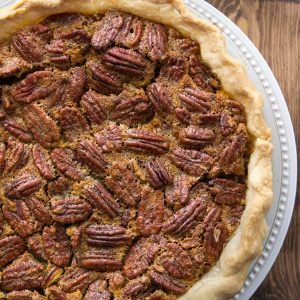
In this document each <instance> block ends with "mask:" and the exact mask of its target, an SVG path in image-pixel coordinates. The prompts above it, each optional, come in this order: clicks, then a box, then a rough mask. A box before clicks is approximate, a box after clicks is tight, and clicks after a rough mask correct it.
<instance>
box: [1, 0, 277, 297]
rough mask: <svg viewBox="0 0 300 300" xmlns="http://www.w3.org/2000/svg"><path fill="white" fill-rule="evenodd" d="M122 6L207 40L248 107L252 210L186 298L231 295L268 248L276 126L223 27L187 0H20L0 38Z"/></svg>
mask: <svg viewBox="0 0 300 300" xmlns="http://www.w3.org/2000/svg"><path fill="white" fill-rule="evenodd" d="M108 9H119V10H122V11H127V12H129V13H133V14H135V15H138V16H140V17H143V18H147V19H150V20H153V21H156V22H159V23H162V24H166V25H169V26H172V27H174V28H175V29H177V30H178V31H180V32H181V33H182V34H183V35H185V36H188V37H190V38H192V39H194V40H197V41H198V42H199V43H200V45H201V55H202V58H203V60H204V61H205V62H206V63H207V64H208V65H209V66H210V68H211V69H212V71H213V72H214V73H216V74H217V76H218V78H219V79H220V80H221V82H222V86H223V88H224V90H225V91H226V93H227V94H228V95H229V96H230V97H232V98H234V99H237V100H238V101H240V102H241V103H242V104H243V105H244V106H245V109H246V115H247V128H248V131H249V132H250V134H251V138H252V141H253V145H254V147H253V152H252V154H251V156H250V162H249V165H248V180H247V185H248V189H247V194H246V209H245V211H244V213H243V215H242V218H241V223H240V226H239V227H238V229H237V231H236V233H235V235H234V236H233V237H232V238H231V240H230V241H229V242H228V243H227V245H226V247H225V248H224V250H223V252H222V254H221V257H220V259H219V261H218V262H217V264H216V265H215V266H214V267H213V268H212V269H211V270H210V271H209V272H208V273H207V274H205V275H204V276H203V277H202V278H201V279H200V280H199V281H198V282H197V283H196V284H194V286H193V287H192V288H191V289H189V290H188V292H187V293H186V294H185V295H183V296H181V297H180V298H179V299H181V300H222V299H229V298H230V297H231V296H233V295H234V294H235V293H237V292H238V291H239V290H240V288H241V287H242V285H243V283H244V281H245V279H246V277H247V273H248V267H249V265H250V263H251V261H252V260H253V259H254V258H255V257H256V256H258V255H260V254H261V252H262V245H263V240H264V238H265V237H266V234H267V231H268V228H267V224H266V220H265V214H266V212H267V211H268V209H269V207H270V206H271V203H272V198H273V193H272V161H271V157H272V144H271V143H270V139H271V130H270V129H269V128H268V127H267V126H266V124H265V120H264V117H263V113H262V109H263V104H264V100H263V98H262V96H261V95H260V93H259V92H258V91H257V90H256V88H255V86H254V85H253V83H252V82H251V81H250V80H249V78H248V76H247V74H246V71H245V67H244V66H243V65H242V64H241V63H240V62H239V61H237V60H236V59H233V58H232V57H230V56H229V54H228V53H227V49H226V43H225V39H224V37H223V35H222V33H221V32H220V30H219V29H218V28H217V27H216V26H214V25H212V24H210V23H208V22H206V21H203V20H201V19H199V18H197V17H196V16H194V15H193V14H191V13H189V12H188V11H187V9H186V7H185V5H184V3H183V1H182V0H85V1H83V0H47V1H45V0H19V1H17V3H16V4H14V5H13V6H10V7H8V8H5V9H2V10H0V27H1V32H0V40H3V39H5V38H7V37H8V36H9V35H11V34H12V33H13V32H15V31H17V30H19V29H21V28H22V27H24V26H26V25H28V24H31V23H37V22H39V21H41V20H42V19H44V18H45V17H47V16H49V15H53V14H57V13H64V12H79V13H85V14H91V13H101V12H105V11H106V10H108Z"/></svg>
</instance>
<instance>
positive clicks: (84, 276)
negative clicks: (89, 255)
mask: <svg viewBox="0 0 300 300" xmlns="http://www.w3.org/2000/svg"><path fill="white" fill-rule="evenodd" d="M97 277H98V275H97V274H96V273H94V272H93V271H87V270H83V269H81V268H77V267H70V268H68V269H67V271H66V272H65V274H64V275H63V276H62V277H61V279H60V281H59V285H60V287H61V288H62V290H64V291H65V292H67V293H73V292H75V291H77V290H80V291H84V290H85V289H86V288H87V287H88V286H89V285H90V284H91V283H92V282H94V281H95V280H96V278H97Z"/></svg>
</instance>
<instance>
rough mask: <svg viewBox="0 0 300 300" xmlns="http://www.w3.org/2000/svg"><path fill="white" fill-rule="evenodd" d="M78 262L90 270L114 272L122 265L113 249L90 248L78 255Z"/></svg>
mask: <svg viewBox="0 0 300 300" xmlns="http://www.w3.org/2000/svg"><path fill="white" fill-rule="evenodd" d="M78 264H79V266H80V267H83V268H85V269H88V270H96V271H107V272H112V271H115V270H119V269H121V267H122V261H121V260H120V259H119V258H118V257H117V256H116V253H115V251H114V250H113V249H109V248H108V249H90V250H88V251H87V252H85V253H83V254H81V255H80V256H79V257H78Z"/></svg>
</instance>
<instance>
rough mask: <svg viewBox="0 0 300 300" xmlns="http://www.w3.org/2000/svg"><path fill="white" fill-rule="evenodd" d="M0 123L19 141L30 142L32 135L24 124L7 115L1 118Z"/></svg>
mask: <svg viewBox="0 0 300 300" xmlns="http://www.w3.org/2000/svg"><path fill="white" fill-rule="evenodd" d="M0 124H1V125H2V126H3V127H4V128H5V129H6V130H7V131H8V132H9V133H10V134H12V135H13V136H15V137H16V138H17V139H19V140H20V141H21V142H24V143H30V142H31V141H32V135H31V133H30V132H29V131H28V129H27V128H26V127H25V126H24V125H22V124H20V123H18V122H16V121H14V120H12V119H9V118H7V117H4V118H1V119H0Z"/></svg>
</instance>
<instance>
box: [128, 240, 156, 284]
mask: <svg viewBox="0 0 300 300" xmlns="http://www.w3.org/2000/svg"><path fill="white" fill-rule="evenodd" d="M159 249H160V245H159V240H158V239H157V238H156V237H155V236H152V237H149V238H140V239H139V240H138V241H137V242H136V243H135V244H133V245H132V246H131V247H130V249H129V252H128V254H127V256H126V258H125V261H124V267H123V273H124V275H125V276H126V277H128V278H129V279H132V278H135V277H137V276H139V275H141V274H142V273H143V272H144V271H146V270H147V268H148V267H149V266H150V264H152V262H153V261H154V259H155V256H156V254H157V253H158V251H159Z"/></svg>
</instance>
